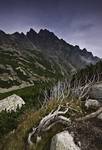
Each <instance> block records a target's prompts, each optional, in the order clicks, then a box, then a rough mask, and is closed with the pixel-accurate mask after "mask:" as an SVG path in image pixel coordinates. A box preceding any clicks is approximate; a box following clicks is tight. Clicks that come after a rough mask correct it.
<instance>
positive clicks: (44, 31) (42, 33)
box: [38, 29, 58, 39]
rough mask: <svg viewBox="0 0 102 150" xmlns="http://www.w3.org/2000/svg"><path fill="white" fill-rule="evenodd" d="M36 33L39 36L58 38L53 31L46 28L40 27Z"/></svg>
mask: <svg viewBox="0 0 102 150" xmlns="http://www.w3.org/2000/svg"><path fill="white" fill-rule="evenodd" d="M38 35H39V36H41V37H47V38H48V37H50V38H54V39H58V37H57V36H56V35H55V34H54V33H53V32H51V31H49V30H47V29H41V30H40V31H39V33H38Z"/></svg>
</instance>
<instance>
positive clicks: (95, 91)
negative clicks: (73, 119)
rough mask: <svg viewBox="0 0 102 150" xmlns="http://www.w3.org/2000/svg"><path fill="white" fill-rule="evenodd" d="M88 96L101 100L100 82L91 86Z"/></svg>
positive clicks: (101, 85)
mask: <svg viewBox="0 0 102 150" xmlns="http://www.w3.org/2000/svg"><path fill="white" fill-rule="evenodd" d="M89 96H90V97H91V98H92V99H97V100H102V82H99V83H96V84H94V85H93V86H92V88H91V90H90V92H89Z"/></svg>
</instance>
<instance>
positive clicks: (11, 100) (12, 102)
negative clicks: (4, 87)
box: [0, 94, 25, 112]
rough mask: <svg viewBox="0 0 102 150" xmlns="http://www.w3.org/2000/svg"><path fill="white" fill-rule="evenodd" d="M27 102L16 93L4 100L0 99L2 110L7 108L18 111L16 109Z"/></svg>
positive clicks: (0, 109) (7, 109) (0, 108)
mask: <svg viewBox="0 0 102 150" xmlns="http://www.w3.org/2000/svg"><path fill="white" fill-rule="evenodd" d="M24 104H25V102H24V101H23V99H22V98H21V97H19V96H18V95H16V94H13V95H11V96H9V97H7V98H5V99H3V100H0V112H1V111H2V110H6V111H11V110H14V111H16V109H17V108H18V107H19V108H21V107H22V105H24Z"/></svg>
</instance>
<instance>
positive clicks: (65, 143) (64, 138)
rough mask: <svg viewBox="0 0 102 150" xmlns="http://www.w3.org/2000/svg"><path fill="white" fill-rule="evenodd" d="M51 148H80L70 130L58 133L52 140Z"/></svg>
mask: <svg viewBox="0 0 102 150" xmlns="http://www.w3.org/2000/svg"><path fill="white" fill-rule="evenodd" d="M50 150H80V148H79V147H78V146H77V145H76V144H75V142H74V139H73V137H72V135H71V134H69V132H68V131H64V132H61V133H58V134H56V135H55V136H54V137H53V138H52V141H51V147H50Z"/></svg>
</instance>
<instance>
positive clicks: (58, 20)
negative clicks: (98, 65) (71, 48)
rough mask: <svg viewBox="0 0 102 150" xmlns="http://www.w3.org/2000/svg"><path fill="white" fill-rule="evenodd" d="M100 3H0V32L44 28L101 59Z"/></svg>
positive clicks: (14, 0) (73, 0) (96, 0)
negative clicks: (1, 30) (86, 49)
mask: <svg viewBox="0 0 102 150" xmlns="http://www.w3.org/2000/svg"><path fill="white" fill-rule="evenodd" d="M101 18H102V1H101V0H0V28H1V29H3V30H5V31H6V32H14V31H23V32H26V31H27V30H29V28H30V27H33V28H34V29H35V30H37V31H38V30H39V29H40V28H48V29H49V30H51V31H53V32H55V33H56V34H57V35H58V36H59V37H61V38H63V39H65V40H67V41H68V42H70V43H72V44H77V45H80V47H81V48H84V47H86V48H88V49H89V50H92V51H93V52H94V54H95V55H98V56H101V57H102V49H101V47H102V19H101Z"/></svg>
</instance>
